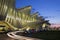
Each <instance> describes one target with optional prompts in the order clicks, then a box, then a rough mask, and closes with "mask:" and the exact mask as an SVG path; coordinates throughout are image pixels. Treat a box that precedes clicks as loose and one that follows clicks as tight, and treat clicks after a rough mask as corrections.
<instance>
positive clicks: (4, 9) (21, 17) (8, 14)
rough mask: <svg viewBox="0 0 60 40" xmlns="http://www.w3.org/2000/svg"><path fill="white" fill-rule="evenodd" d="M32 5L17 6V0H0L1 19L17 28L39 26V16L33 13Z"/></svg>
mask: <svg viewBox="0 0 60 40" xmlns="http://www.w3.org/2000/svg"><path fill="white" fill-rule="evenodd" d="M30 13H31V6H27V7H24V8H20V9H19V8H18V9H16V8H15V0H0V20H4V21H5V22H8V23H9V24H11V25H12V26H14V27H16V28H22V29H26V28H34V29H36V28H39V27H40V24H38V22H39V20H38V19H37V16H36V15H35V14H34V15H31V14H30Z"/></svg>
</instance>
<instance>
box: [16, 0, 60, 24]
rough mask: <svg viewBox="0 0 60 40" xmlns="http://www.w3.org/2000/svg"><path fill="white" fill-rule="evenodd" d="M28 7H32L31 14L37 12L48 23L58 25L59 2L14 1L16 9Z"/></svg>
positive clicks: (55, 0)
mask: <svg viewBox="0 0 60 40" xmlns="http://www.w3.org/2000/svg"><path fill="white" fill-rule="evenodd" d="M28 5H31V6H32V11H33V12H34V11H35V12H36V11H38V12H39V14H40V15H41V16H43V17H45V19H46V20H49V22H50V23H54V24H60V0H16V8H22V7H25V6H28ZM46 17H47V18H46Z"/></svg>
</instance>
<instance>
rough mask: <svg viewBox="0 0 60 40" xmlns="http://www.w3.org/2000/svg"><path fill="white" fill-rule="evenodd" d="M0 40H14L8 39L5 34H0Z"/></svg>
mask: <svg viewBox="0 0 60 40" xmlns="http://www.w3.org/2000/svg"><path fill="white" fill-rule="evenodd" d="M0 40H14V39H12V38H10V37H8V36H7V35H6V34H0Z"/></svg>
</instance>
